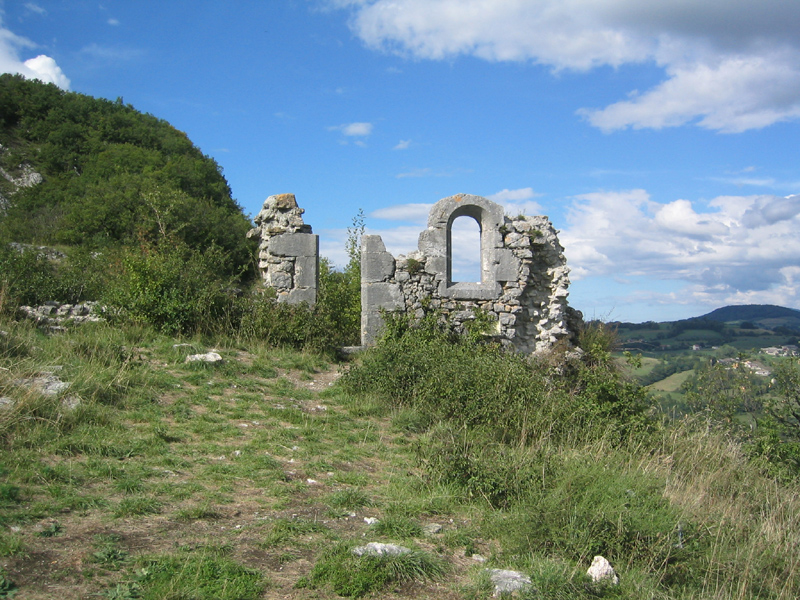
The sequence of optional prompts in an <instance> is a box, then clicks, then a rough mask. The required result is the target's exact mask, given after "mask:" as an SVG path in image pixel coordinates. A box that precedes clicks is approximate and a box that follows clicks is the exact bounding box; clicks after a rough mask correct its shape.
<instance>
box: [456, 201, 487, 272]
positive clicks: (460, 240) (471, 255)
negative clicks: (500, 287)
mask: <svg viewBox="0 0 800 600" xmlns="http://www.w3.org/2000/svg"><path fill="white" fill-rule="evenodd" d="M450 241H451V242H450V243H451V246H450V279H451V282H452V283H481V280H482V277H481V227H480V225H479V224H478V221H477V220H475V219H474V218H473V217H470V216H461V217H457V218H456V219H455V220H454V221H453V223H452V225H451V226H450Z"/></svg>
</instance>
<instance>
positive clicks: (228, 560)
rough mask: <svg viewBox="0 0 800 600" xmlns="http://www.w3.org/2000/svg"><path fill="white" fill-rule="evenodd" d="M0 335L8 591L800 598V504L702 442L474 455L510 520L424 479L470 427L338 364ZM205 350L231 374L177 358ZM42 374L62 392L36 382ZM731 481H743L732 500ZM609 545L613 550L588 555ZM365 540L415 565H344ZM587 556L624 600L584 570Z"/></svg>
mask: <svg viewBox="0 0 800 600" xmlns="http://www.w3.org/2000/svg"><path fill="white" fill-rule="evenodd" d="M0 330H2V334H0V398H2V399H3V401H2V403H0V436H1V437H0V439H1V440H2V444H3V445H2V449H1V450H0V597H10V596H11V595H14V594H16V596H15V597H17V598H24V599H26V600H44V599H51V598H60V599H62V600H73V599H75V600H77V599H85V598H111V599H117V600H120V599H135V598H145V599H153V600H155V599H166V598H172V599H175V600H177V599H179V598H181V599H184V598H186V599H196V600H201V599H202V600H205V599H208V600H211V599H215V600H218V599H228V600H248V599H262V598H288V599H312V598H313V599H323V600H324V599H327V598H337V597H341V596H342V595H347V596H355V597H357V596H362V595H368V596H369V595H372V597H380V598H421V599H426V598H427V599H433V598H444V599H448V598H450V599H456V598H464V599H469V600H475V599H478V598H488V597H490V596H491V592H492V590H491V585H490V584H489V583H488V576H487V574H486V571H485V569H486V568H487V567H490V568H499V569H508V568H514V569H520V570H522V571H523V572H525V573H526V574H528V575H529V576H530V577H531V578H532V579H533V581H534V584H535V590H536V593H535V594H534V591H533V590H530V591H529V592H528V593H527V595H526V596H525V595H524V597H528V598H533V597H536V598H545V599H553V600H556V599H565V598H584V599H587V600H588V599H589V598H597V597H607V598H630V599H633V598H642V597H648V598H656V599H659V600H661V599H664V600H666V599H668V598H698V599H700V598H703V599H711V598H715V599H720V600H721V599H722V598H728V597H741V598H756V597H761V596H759V595H758V592H757V590H759V589H767V587H768V588H769V589H770V590H771V591H770V592H769V594H770V595H769V596H764V597H771V598H780V599H786V600H788V599H789V598H792V597H794V596H795V593H796V592H798V591H800V581H798V574H797V569H796V565H795V562H793V560H790V559H791V557H793V556H795V557H796V556H797V550H798V543H800V542H798V540H800V517H798V515H799V514H800V510H798V500H797V498H798V497H800V495H798V494H797V491H796V489H795V488H787V489H784V488H780V487H778V486H776V485H775V484H773V483H770V482H766V481H762V480H761V479H760V475H758V473H757V471H756V470H755V469H754V468H752V467H750V466H749V465H748V463H747V462H746V461H745V460H744V459H743V458H742V457H741V456H738V455H735V454H729V450H728V448H729V441H728V440H727V438H726V437H725V436H719V437H717V436H716V435H715V434H714V433H713V432H712V431H710V430H708V429H707V428H701V429H700V430H698V432H697V433H693V432H692V431H689V430H687V431H686V432H681V431H680V430H675V431H670V432H663V433H661V432H654V434H653V435H654V437H653V438H652V439H651V440H650V441H648V446H647V450H646V451H643V452H641V453H640V452H638V451H637V450H636V447H634V448H632V449H631V450H630V451H628V450H620V449H614V448H613V447H611V446H608V445H606V443H605V442H604V441H603V440H600V441H598V442H595V443H592V444H591V445H587V446H586V447H583V446H574V447H572V446H565V447H563V448H562V447H556V446H543V447H541V448H525V447H518V448H517V447H515V448H504V447H503V446H501V445H497V444H493V445H491V446H481V448H480V452H479V453H478V454H476V455H475V456H472V455H469V457H470V458H469V460H474V461H476V462H475V463H474V464H473V465H472V467H470V468H476V469H477V468H479V467H480V468H481V469H486V470H485V471H480V470H477V471H475V472H474V475H475V477H480V478H482V479H475V477H473V479H471V480H470V481H471V482H474V481H478V482H479V484H480V485H483V484H482V483H480V482H485V483H486V484H489V483H491V484H492V485H501V484H502V485H505V484H508V485H513V486H515V487H516V488H517V489H518V490H520V492H519V493H520V498H521V500H519V501H518V503H517V504H516V505H509V507H508V508H503V507H497V506H495V505H493V504H492V502H490V501H489V498H488V497H487V496H485V495H482V494H481V490H484V489H485V490H489V489H490V488H488V487H487V488H483V487H480V485H479V486H478V487H474V488H469V487H462V486H459V485H455V484H448V483H447V482H444V481H442V480H441V479H436V478H432V477H430V475H429V473H430V471H429V470H426V464H425V460H427V458H430V457H432V456H433V455H432V454H430V448H431V447H432V445H435V444H442V443H444V442H447V444H453V446H452V448H451V447H449V446H443V449H444V450H445V451H446V452H450V451H451V450H452V452H453V458H454V459H460V460H465V459H466V457H467V455H466V454H465V455H464V456H461V457H459V454H458V453H459V452H460V451H461V448H462V446H461V444H462V442H461V441H459V440H460V439H461V438H460V437H459V436H461V435H462V434H460V433H458V432H456V433H452V432H451V433H452V435H453V439H452V440H451V439H450V437H448V436H451V433H448V431H450V430H448V429H447V428H442V427H439V428H437V427H433V428H432V429H431V430H430V431H427V428H428V427H430V424H427V425H426V424H425V423H422V422H421V421H420V417H419V415H418V414H417V413H415V412H414V411H413V410H410V409H408V408H402V407H400V408H394V409H392V408H388V406H387V405H386V404H384V403H382V402H379V401H378V400H377V399H375V398H372V397H370V396H368V395H367V396H353V395H349V394H347V393H345V392H344V391H343V390H342V389H341V388H340V387H339V386H337V384H336V382H337V380H338V379H339V377H340V373H341V371H342V370H343V369H347V368H348V367H347V365H346V364H336V363H333V362H331V361H330V360H328V359H326V358H325V357H321V356H319V355H315V354H308V353H300V352H295V351H288V350H279V349H274V348H270V347H267V346H266V345H258V344H253V345H248V346H246V347H245V346H241V345H238V344H236V343H233V342H226V343H220V342H219V341H217V342H216V345H212V343H211V341H209V340H199V339H190V340H185V339H184V340H180V339H172V338H169V337H165V336H160V335H157V334H154V333H153V332H152V331H150V330H146V329H143V328H136V327H125V328H122V329H113V328H111V327H106V326H104V325H97V326H87V327H84V328H80V329H76V330H72V331H69V332H67V333H65V334H61V335H57V336H47V335H44V334H42V333H41V332H39V331H37V330H36V329H35V328H34V327H33V326H31V325H30V324H28V323H16V322H10V321H3V322H0ZM211 349H214V350H216V351H217V352H219V354H220V355H221V356H222V357H223V359H224V360H223V362H221V363H217V364H205V363H187V362H186V357H187V356H188V355H191V354H195V353H200V352H205V351H208V350H211ZM45 376H48V377H51V378H52V377H57V378H58V380H59V381H62V382H69V383H70V385H69V387H68V388H66V389H61V390H60V391H59V392H58V393H57V394H55V395H47V394H44V393H41V391H38V392H37V391H36V389H32V388H31V387H30V386H31V385H32V383H31V382H34V381H35V380H36V378H42V377H45ZM463 435H466V434H463ZM437 436H438V437H437ZM465 439H466V438H465ZM448 440H450V441H448ZM464 448H466V447H464ZM464 452H466V450H464ZM426 457H427V458H426ZM492 457H497V458H492ZM543 457H544V458H546V461H545V462H543V463H541V465H543V466H542V467H539V466H536V467H535V469H532V470H530V471H527V470H526V468H527V467H526V466H525V465H528V464H530V465H539V463H538V462H537V461H540V460H543ZM501 459H502V460H503V461H508V462H507V464H504V463H502V462H500V460H501ZM481 461H483V462H481ZM514 461H518V462H514ZM467 466H469V465H467ZM465 468H466V467H465ZM502 477H510V479H508V480H507V481H506V482H505V483H502V482H503V481H505V480H503V479H502ZM734 481H736V482H738V483H734ZM497 482H499V483H497ZM742 482H744V483H746V484H747V485H748V486H759V487H758V488H757V489H756V488H755V487H753V488H752V489H751V488H747V489H746V490H743V491H736V492H735V493H732V491H731V490H733V489H737V490H738V489H739V488H734V487H732V486H741V485H744V483H742ZM467 483H470V482H467ZM525 486H529V487H525ZM769 486H772V487H769ZM467 489H475V490H477V493H475V494H472V493H467V492H466V491H465V490H467ZM525 490H527V491H525ZM764 490H767V491H766V492H764V493H762V491H764ZM495 491H496V490H495ZM734 497H735V498H736V500H735V501H734V499H733V498H734ZM701 499H702V502H701ZM745 515H750V516H752V515H758V519H755V520H754V519H752V518H751V519H745V518H744V516H745ZM373 519H377V521H373ZM729 519H733V523H734V524H733V525H731V524H729ZM723 524H725V527H722V525H723ZM609 528H610V529H609ZM657 528H661V529H657ZM618 531H623V532H630V533H625V534H624V535H623V536H622V537H623V538H624V540H626V541H625V542H624V544H625V546H624V548H629V550H624V551H623V550H622V548H623V546H619V547H617V546H615V545H613V544H612V545H609V542H607V541H604V540H610V539H617V538H616V537H614V536H616V535H617V533H614V532H618ZM533 532H538V533H533ZM664 532H666V533H664ZM371 541H376V542H391V543H396V544H401V545H403V546H405V547H407V548H409V550H410V553H409V554H408V555H404V556H406V557H405V558H397V559H396V560H395V559H392V560H383V559H377V558H369V559H367V560H365V561H358V560H356V559H355V558H353V556H354V555H353V554H352V552H351V550H352V548H353V547H354V546H356V545H360V544H364V543H366V542H371ZM533 542H536V543H535V544H534V543H533ZM684 542H685V543H686V548H685V549H683V548H680V549H679V548H678V547H677V546H675V544H683V543H684ZM615 543H616V542H615ZM614 548H618V549H617V550H614ZM599 549H605V551H608V552H611V554H609V556H610V557H611V558H612V560H614V561H615V563H616V565H615V566H617V568H618V570H619V571H620V574H621V578H622V582H621V584H620V586H619V588H614V589H611V588H607V587H602V586H601V587H597V586H593V584H591V582H590V581H589V580H588V578H587V577H586V575H585V571H586V569H587V568H588V566H589V564H590V563H591V560H592V557H593V555H594V554H595V553H596V552H597V551H598V550H599ZM656 550H657V552H656ZM659 553H661V554H659ZM651 555H652V557H653V558H652V559H649V558H642V557H648V556H651ZM663 556H666V557H667V558H666V559H663V560H662V558H663ZM707 556H708V557H714V560H713V561H709V560H707V558H706V557H707ZM656 557H661V558H656ZM742 557H749V558H747V560H746V562H747V563H748V564H750V563H752V564H753V570H752V571H751V572H750V573H749V574H748V575H746V576H745V577H744V579H743V578H742V576H741V575H740V573H741V571H740V570H739V567H740V566H741V562H742V561H741V560H740V559H742ZM742 560H743V559H742ZM753 561H755V562H753ZM689 565H691V568H690V567H689ZM722 565H726V566H725V568H724V569H723V568H722ZM729 567H730V568H729ZM681 569H688V570H687V571H686V572H684V571H682V570H681ZM686 577H688V578H689V579H687V581H692V582H694V583H692V586H695V587H691V588H687V591H685V592H680V589H681V588H680V586H678V587H670V586H673V584H672V583H670V582H671V581H673V580H675V581H683V580H684V579H682V578H686ZM681 585H684V584H681ZM686 585H688V584H686ZM704 590H705V591H704ZM737 590H739V591H738V592H737ZM754 590H756V591H754ZM775 590H778V591H775ZM780 590H783V591H782V592H781V591H780Z"/></svg>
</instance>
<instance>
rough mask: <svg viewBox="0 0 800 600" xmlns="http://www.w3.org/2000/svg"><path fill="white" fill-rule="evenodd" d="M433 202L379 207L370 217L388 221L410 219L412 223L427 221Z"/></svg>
mask: <svg viewBox="0 0 800 600" xmlns="http://www.w3.org/2000/svg"><path fill="white" fill-rule="evenodd" d="M431 208H433V204H397V205H395V206H389V207H387V208H379V209H378V210H376V211H373V212H372V213H370V217H374V218H376V219H385V220H387V221H409V222H411V223H427V222H428V213H429V212H431Z"/></svg>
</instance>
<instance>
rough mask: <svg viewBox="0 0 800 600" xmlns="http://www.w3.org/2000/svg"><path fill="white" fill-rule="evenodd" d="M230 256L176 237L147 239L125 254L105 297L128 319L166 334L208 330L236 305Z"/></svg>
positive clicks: (105, 299)
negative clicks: (227, 271) (200, 248)
mask: <svg viewBox="0 0 800 600" xmlns="http://www.w3.org/2000/svg"><path fill="white" fill-rule="evenodd" d="M225 260H226V258H225V254H224V253H223V252H222V251H221V250H220V249H219V248H218V247H216V246H211V247H210V248H208V249H207V250H205V251H203V252H200V251H198V250H193V249H191V248H189V247H188V246H186V245H185V244H183V243H181V242H179V241H177V240H172V239H164V240H162V241H160V242H158V243H155V244H146V243H143V244H142V245H141V246H140V247H139V248H127V249H125V250H124V251H122V253H121V254H120V256H119V258H118V262H117V264H116V265H115V269H114V271H115V272H114V275H113V276H112V278H111V280H110V282H109V286H108V288H107V289H106V290H105V294H104V297H103V300H104V301H105V302H107V303H108V304H109V305H111V306H113V307H114V308H116V309H119V310H120V311H121V315H120V316H123V317H124V318H126V319H128V320H131V321H141V322H144V323H148V324H149V325H151V326H153V327H154V328H155V329H156V330H158V331H161V332H162V333H166V334H175V333H184V334H187V333H196V332H198V331H202V330H203V329H209V328H211V327H212V326H213V324H214V323H216V322H217V321H219V320H222V319H224V316H225V313H226V312H227V311H228V310H229V309H230V307H231V305H232V293H231V292H230V286H231V281H230V280H229V279H226V278H224V276H223V275H221V273H224V272H225V270H224V265H225Z"/></svg>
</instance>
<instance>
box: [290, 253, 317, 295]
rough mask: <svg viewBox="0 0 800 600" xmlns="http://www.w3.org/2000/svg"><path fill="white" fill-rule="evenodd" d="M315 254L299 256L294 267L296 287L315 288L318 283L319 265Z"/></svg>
mask: <svg viewBox="0 0 800 600" xmlns="http://www.w3.org/2000/svg"><path fill="white" fill-rule="evenodd" d="M318 263H319V261H318V259H317V257H316V256H300V257H298V258H297V261H296V262H295V267H294V285H295V286H296V287H298V288H316V287H318V284H319V267H318Z"/></svg>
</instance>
